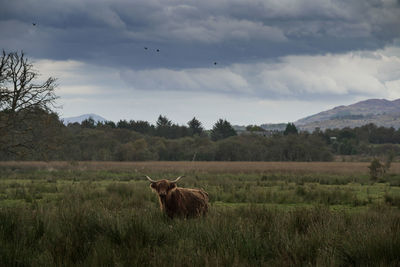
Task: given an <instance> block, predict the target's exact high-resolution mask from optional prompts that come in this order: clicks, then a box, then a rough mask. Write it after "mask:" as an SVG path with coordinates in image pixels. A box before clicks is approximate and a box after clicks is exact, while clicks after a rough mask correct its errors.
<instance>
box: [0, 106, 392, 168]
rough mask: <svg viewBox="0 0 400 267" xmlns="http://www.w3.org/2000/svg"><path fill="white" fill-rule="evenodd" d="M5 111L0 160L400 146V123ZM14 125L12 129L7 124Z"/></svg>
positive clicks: (243, 156) (277, 157)
mask: <svg viewBox="0 0 400 267" xmlns="http://www.w3.org/2000/svg"><path fill="white" fill-rule="evenodd" d="M14 116H17V117H16V118H13V120H14V123H13V124H10V123H9V124H6V123H5V122H6V121H7V120H9V119H10V118H9V117H10V114H9V113H7V112H1V113H0V121H1V122H2V124H1V125H2V127H1V128H0V131H2V133H3V134H2V135H1V136H0V144H1V151H0V160H47V161H50V160H67V161H82V160H83V161H146V160H152V161H158V160H159V161H332V160H334V159H335V157H336V158H337V157H340V156H348V155H350V156H365V157H379V156H383V155H386V156H388V155H390V156H391V157H395V156H397V155H398V154H399V153H400V147H399V145H398V144H399V143H400V130H395V129H394V128H384V127H377V126H375V125H373V124H368V125H365V126H362V127H357V128H344V129H328V130H325V131H320V130H318V129H316V130H315V131H314V132H312V133H309V132H302V131H299V130H298V129H297V128H296V126H295V125H294V124H292V123H288V124H287V127H286V130H285V131H282V132H279V131H265V130H263V129H262V128H261V127H258V126H254V125H249V126H248V127H247V131H246V132H242V133H240V134H238V133H237V132H236V131H235V130H234V128H233V127H232V125H231V124H230V123H229V122H228V121H226V120H223V119H219V120H218V121H217V122H216V123H215V124H214V126H213V128H212V129H211V130H205V129H204V128H203V127H202V124H201V122H200V121H199V120H197V119H196V118H193V119H192V120H191V121H189V122H188V123H187V125H178V124H175V123H173V122H172V121H171V120H169V119H168V118H167V117H166V116H162V115H160V116H159V117H158V120H157V121H156V124H155V125H152V124H151V123H149V122H147V121H134V120H130V121H126V120H120V121H118V122H117V123H114V122H112V121H106V122H99V123H96V122H95V121H94V120H93V119H91V118H89V119H87V120H85V121H83V122H82V123H73V124H68V125H64V123H63V121H62V120H60V118H59V117H58V115H57V114H56V113H54V112H52V111H46V110H44V109H41V108H39V107H32V108H30V109H28V110H25V111H24V112H19V113H18V115H14ZM7 127H8V128H7Z"/></svg>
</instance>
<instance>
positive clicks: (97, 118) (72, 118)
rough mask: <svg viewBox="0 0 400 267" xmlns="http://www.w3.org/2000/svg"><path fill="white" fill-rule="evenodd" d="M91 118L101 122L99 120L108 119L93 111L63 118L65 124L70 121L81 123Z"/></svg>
mask: <svg viewBox="0 0 400 267" xmlns="http://www.w3.org/2000/svg"><path fill="white" fill-rule="evenodd" d="M89 118H92V119H93V120H94V121H95V122H99V121H101V122H105V121H107V119H105V118H103V117H101V116H99V115H97V114H93V113H90V114H83V115H80V116H76V117H68V118H63V119H62V120H63V121H64V124H65V125H68V123H75V122H78V123H81V122H82V121H84V120H87V119H89Z"/></svg>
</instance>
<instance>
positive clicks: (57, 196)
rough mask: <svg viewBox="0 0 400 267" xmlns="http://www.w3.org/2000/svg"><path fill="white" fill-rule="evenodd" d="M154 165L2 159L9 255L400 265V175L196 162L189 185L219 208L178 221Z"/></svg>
mask: <svg viewBox="0 0 400 267" xmlns="http://www.w3.org/2000/svg"><path fill="white" fill-rule="evenodd" d="M146 174H149V173H146ZM144 175H145V173H141V172H140V171H136V172H128V171H115V170H113V171H111V170H101V171H95V170H71V171H70V170H65V169H52V170H40V169H18V168H13V169H11V168H3V169H1V168H0V265H4V266H138V265H148V266H165V265H168V266H294V265H296V266H297V265H300V266H301V265H303V266H307V265H310V266H311V265H312V266H315V265H317V266H343V265H345V266H348V265H358V266H376V265H378V266H379V265H384V266H386V265H389V266H390V265H392V266H396V265H399V264H400V210H399V209H400V187H399V186H398V185H396V183H397V181H396V179H397V178H396V177H395V176H390V177H386V179H387V181H385V182H384V183H372V182H370V181H369V179H368V177H367V176H365V175H363V174H360V175H359V176H354V175H352V176H348V175H344V174H342V175H339V174H336V175H334V174H326V175H325V174H312V173H305V172H303V173H301V174H296V173H268V174H265V173H262V172H260V173H229V172H227V173H207V172H204V171H201V172H200V171H199V172H196V171H192V172H189V173H186V174H185V175H186V177H185V178H182V180H181V181H182V182H181V183H180V184H179V185H180V186H183V187H202V188H204V189H205V190H206V191H207V192H208V193H209V195H210V200H211V203H210V212H209V214H208V216H206V217H205V218H199V219H191V220H183V219H174V220H171V219H169V218H168V217H166V216H165V215H164V214H162V213H161V211H160V210H159V207H158V200H157V197H156V195H155V194H154V193H153V192H152V191H151V190H150V188H149V183H148V182H147V181H146V180H145V179H144ZM178 175H179V173H174V172H163V173H161V172H160V173H156V172H153V173H150V176H151V177H153V178H155V179H161V178H173V177H176V176H178Z"/></svg>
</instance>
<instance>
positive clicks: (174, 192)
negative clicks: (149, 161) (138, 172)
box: [150, 180, 208, 218]
mask: <svg viewBox="0 0 400 267" xmlns="http://www.w3.org/2000/svg"><path fill="white" fill-rule="evenodd" d="M150 187H151V188H152V189H153V190H154V191H155V192H156V193H157V194H158V199H159V201H160V208H161V210H162V211H164V212H165V213H166V214H167V215H168V216H169V217H170V218H173V217H177V216H178V217H197V216H200V215H204V214H206V213H207V211H208V194H207V193H206V192H205V191H204V190H202V189H192V188H182V187H177V186H176V182H174V181H169V180H160V181H153V182H152V183H151V184H150Z"/></svg>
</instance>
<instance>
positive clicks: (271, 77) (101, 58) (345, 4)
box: [0, 0, 400, 128]
mask: <svg viewBox="0 0 400 267" xmlns="http://www.w3.org/2000/svg"><path fill="white" fill-rule="evenodd" d="M32 23H36V26H34V25H33V24H32ZM0 48H2V49H4V50H6V51H7V52H9V51H21V50H23V51H24V52H25V53H26V54H27V56H28V57H29V58H30V59H32V61H33V62H34V65H35V68H36V69H37V70H38V71H39V72H40V73H41V74H42V77H43V78H45V77H48V76H53V77H57V78H58V84H59V87H58V95H59V96H60V99H59V105H62V108H61V109H59V110H58V112H59V113H60V115H61V116H62V117H70V116H76V115H81V114H84V113H96V114H99V115H101V116H103V117H105V118H106V119H109V120H114V121H118V120H119V119H134V120H148V121H150V122H152V123H154V122H155V120H156V119H157V117H158V115H159V114H163V115H166V116H167V117H168V118H170V119H171V120H172V121H174V122H176V123H179V124H185V123H186V122H187V121H189V120H190V119H191V118H193V117H194V116H196V117H197V118H198V119H199V120H200V121H202V122H203V124H204V125H205V126H206V127H207V128H210V127H211V126H212V125H213V123H215V121H217V120H218V119H219V118H226V119H227V120H228V121H230V122H231V123H233V124H239V125H248V124H262V123H275V122H289V121H296V120H297V119H300V118H302V117H305V116H308V115H312V114H314V113H317V112H320V111H322V110H326V109H330V108H333V107H335V106H337V105H342V104H344V105H347V104H351V103H354V102H356V101H359V100H364V99H369V98H386V99H391V100H393V99H397V98H400V0H297V1H296V0H230V1H228V0H202V1H198V0H68V1H61V0H12V1H10V0H0ZM146 48H147V49H146ZM157 49H158V51H157ZM215 63H216V64H215Z"/></svg>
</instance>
